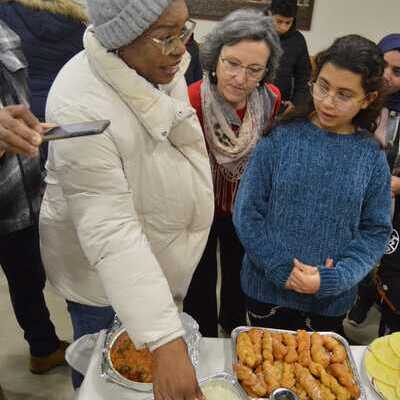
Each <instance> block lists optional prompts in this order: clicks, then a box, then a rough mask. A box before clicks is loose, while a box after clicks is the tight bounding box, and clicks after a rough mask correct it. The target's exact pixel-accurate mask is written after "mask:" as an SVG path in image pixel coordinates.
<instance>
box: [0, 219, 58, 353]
mask: <svg viewBox="0 0 400 400" xmlns="http://www.w3.org/2000/svg"><path fill="white" fill-rule="evenodd" d="M0 264H1V266H2V268H3V271H4V274H5V275H6V278H7V282H8V288H9V291H10V297H11V303H12V306H13V309H14V313H15V316H16V318H17V321H18V324H19V325H20V327H21V328H22V330H23V331H24V338H25V340H26V341H27V342H28V344H29V348H30V353H31V355H32V356H35V357H44V356H47V355H49V354H50V353H53V352H54V351H56V350H57V349H58V348H59V346H60V341H59V340H58V337H57V335H56V332H55V329H54V325H53V324H52V322H51V321H50V314H49V310H48V309H47V306H46V302H45V298H44V295H43V289H44V286H45V283H46V275H45V272H44V269H43V264H42V260H41V257H40V250H39V235H38V230H37V226H32V227H29V228H26V229H23V230H20V231H17V232H13V233H10V234H7V235H0Z"/></svg>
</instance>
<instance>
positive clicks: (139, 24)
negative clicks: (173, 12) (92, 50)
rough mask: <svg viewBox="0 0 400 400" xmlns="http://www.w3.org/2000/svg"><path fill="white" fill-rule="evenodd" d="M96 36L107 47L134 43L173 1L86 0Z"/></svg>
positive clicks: (117, 47)
mask: <svg viewBox="0 0 400 400" xmlns="http://www.w3.org/2000/svg"><path fill="white" fill-rule="evenodd" d="M86 2H87V8H88V12H89V16H90V22H91V23H92V24H93V25H94V33H95V36H96V38H97V39H98V40H99V41H100V43H101V44H102V45H103V46H104V47H105V48H106V49H110V50H113V49H119V48H120V47H122V46H125V45H127V44H129V43H131V42H133V41H134V40H135V39H136V38H137V37H139V36H140V35H141V34H142V33H143V32H144V31H146V30H147V29H148V28H149V27H150V25H152V24H153V23H154V22H156V21H157V19H158V18H159V17H160V16H161V14H162V13H163V12H164V10H165V9H166V8H167V7H168V6H169V5H170V4H171V2H172V0H87V1H86Z"/></svg>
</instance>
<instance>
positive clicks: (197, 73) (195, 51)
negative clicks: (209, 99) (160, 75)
mask: <svg viewBox="0 0 400 400" xmlns="http://www.w3.org/2000/svg"><path fill="white" fill-rule="evenodd" d="M186 49H187V51H188V52H189V53H190V56H191V60H190V64H189V68H188V69H187V71H186V73H185V79H186V83H187V85H188V86H189V85H191V84H192V83H194V82H197V81H199V80H200V79H202V78H203V69H202V67H201V63H200V56H199V46H198V44H197V42H196V41H195V40H194V39H193V40H191V41H190V42H189V43H188V45H187V46H186Z"/></svg>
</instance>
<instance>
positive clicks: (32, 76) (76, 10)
mask: <svg viewBox="0 0 400 400" xmlns="http://www.w3.org/2000/svg"><path fill="white" fill-rule="evenodd" d="M0 19H1V20H3V21H4V22H5V23H6V24H7V25H8V26H9V27H10V28H11V29H12V30H13V31H14V32H16V33H17V34H18V36H19V37H20V38H21V43H22V51H23V52H24V55H25V57H26V58H27V61H28V65H29V69H28V80H27V83H28V87H29V90H30V107H31V110H32V112H33V114H34V115H35V116H36V118H38V119H39V121H44V120H45V108H46V100H47V95H48V92H49V90H50V87H51V85H52V84H53V82H54V79H55V78H56V76H57V74H58V72H59V71H60V69H61V68H62V67H63V65H64V64H65V63H66V62H67V61H69V60H70V59H71V58H72V57H73V56H74V55H75V54H76V53H78V52H80V51H81V50H83V43H82V37H83V33H84V31H85V25H86V23H87V16H86V13H85V10H84V7H83V5H81V4H80V3H79V2H77V1H74V0H53V1H48V0H9V1H6V2H1V3H0ZM41 151H42V165H44V162H45V160H46V158H47V145H43V146H42V147H41Z"/></svg>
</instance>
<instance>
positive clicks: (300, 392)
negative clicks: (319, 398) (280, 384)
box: [292, 382, 309, 400]
mask: <svg viewBox="0 0 400 400" xmlns="http://www.w3.org/2000/svg"><path fill="white" fill-rule="evenodd" d="M292 390H293V392H295V393H296V394H297V397H298V398H299V399H300V400H309V397H308V394H307V392H306V390H305V389H304V388H303V386H301V385H300V383H299V382H296V385H295V387H294V388H292Z"/></svg>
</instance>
